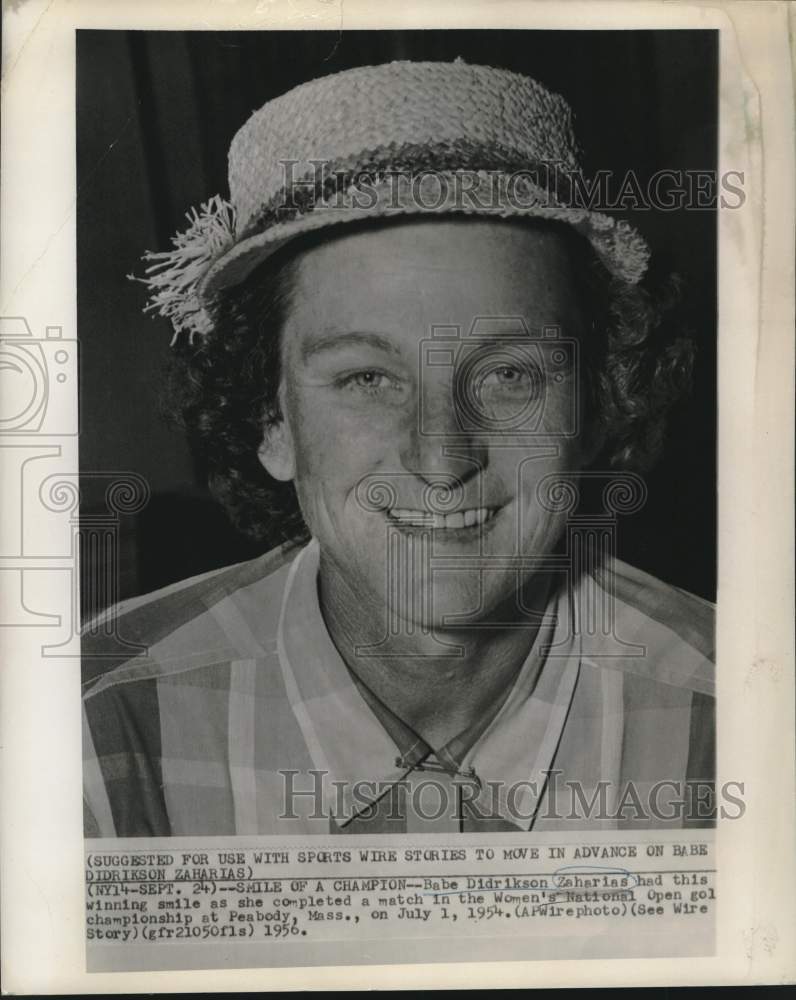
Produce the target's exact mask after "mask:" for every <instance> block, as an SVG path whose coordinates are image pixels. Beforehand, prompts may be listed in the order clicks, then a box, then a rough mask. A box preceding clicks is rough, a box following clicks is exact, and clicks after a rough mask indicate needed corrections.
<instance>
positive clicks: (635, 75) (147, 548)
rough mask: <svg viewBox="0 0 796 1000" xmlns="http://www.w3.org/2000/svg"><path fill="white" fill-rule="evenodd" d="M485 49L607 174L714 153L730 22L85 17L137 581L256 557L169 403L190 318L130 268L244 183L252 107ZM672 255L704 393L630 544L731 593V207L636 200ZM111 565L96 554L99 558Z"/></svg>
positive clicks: (682, 422) (87, 437) (85, 224)
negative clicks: (320, 82) (719, 421)
mask: <svg viewBox="0 0 796 1000" xmlns="http://www.w3.org/2000/svg"><path fill="white" fill-rule="evenodd" d="M457 56H461V57H462V58H463V59H464V60H465V61H466V62H472V63H485V64H489V65H493V66H500V67H504V68H506V69H511V70H515V71H518V72H521V73H525V74H527V75H528V76H532V77H534V78H535V79H537V80H539V81H540V82H541V83H542V84H544V85H545V86H547V87H548V88H549V89H551V90H554V91H557V92H558V93H560V94H562V95H563V96H564V97H565V98H566V99H567V101H568V102H569V103H570V105H571V106H572V108H573V110H574V112H575V115H576V130H577V134H578V137H579V139H580V142H581V144H582V145H583V147H584V150H585V151H586V160H585V165H586V168H587V170H588V171H590V172H593V171H596V170H598V169H607V170H611V171H613V172H615V174H616V175H617V176H618V177H620V178H621V177H622V176H624V174H625V172H626V171H627V170H628V169H633V170H635V171H636V173H637V174H638V176H639V178H640V180H641V182H642V184H643V183H644V181H645V178H647V177H649V176H650V175H651V174H652V173H654V172H655V171H656V170H660V169H664V168H666V169H674V170H676V169H692V170H696V169H699V170H703V169H708V170H715V169H716V165H717V154H716V143H717V122H718V103H717V101H718V36H717V33H716V32H713V31H525V30H523V31H489V30H478V31H473V30H468V31H437V30H435V31H378V32H368V31H346V32H343V33H339V32H336V31H295V32H294V31H280V32H277V31H271V32H182V31H181V32H166V31H157V32H155V31H152V32H149V31H146V32H140V31H135V32H123V31H87V30H80V31H78V32H77V179H78V226H77V262H78V339H79V342H80V359H81V361H80V365H81V386H80V407H81V435H80V463H81V473H82V475H83V505H82V511H83V513H84V514H91V513H92V512H95V511H100V510H101V509H103V496H104V490H105V485H106V483H105V482H101V481H100V478H99V477H96V476H92V473H97V472H103V473H108V472H124V471H133V472H136V473H138V474H140V475H142V476H144V477H145V478H146V479H147V480H148V482H149V484H150V486H151V490H152V498H151V500H150V501H149V503H148V504H147V506H146V507H145V508H144V509H143V510H142V511H141V512H140V513H139V514H137V515H130V516H127V517H123V519H122V522H121V551H120V571H121V578H120V582H119V586H120V593H119V594H118V595H117V596H119V597H127V596H132V595H135V594H138V593H144V592H146V591H148V590H152V589H154V588H156V587H160V586H163V585H165V584H167V583H170V582H172V581H174V580H178V579H181V578H183V577H186V576H190V575H192V574H194V573H199V572H202V571H204V570H207V569H212V568H214V567H217V566H222V565H225V564H228V563H232V562H236V561H239V560H242V559H246V558H249V557H251V556H254V555H256V554H257V553H258V552H259V551H261V547H257V546H253V545H252V544H251V543H249V542H247V541H246V539H243V538H241V537H239V536H237V535H236V534H235V532H234V531H233V529H232V528H231V527H230V526H229V525H228V523H227V521H226V517H225V515H224V513H223V511H222V510H221V509H220V508H219V507H217V506H216V505H215V504H214V503H213V501H212V500H211V498H210V496H209V494H208V491H207V489H206V487H205V485H204V482H203V477H202V473H201V469H200V468H199V466H198V465H197V463H195V462H194V460H193V459H192V457H191V455H190V453H189V450H188V448H187V446H186V444H185V442H184V440H183V437H182V434H181V432H180V431H179V430H178V429H176V428H171V427H169V426H167V424H166V423H165V422H164V420H163V419H162V416H161V371H162V369H163V366H164V363H165V361H166V359H167V356H168V351H169V346H168V345H169V340H170V338H171V327H170V325H169V323H168V322H167V321H166V320H164V319H161V318H159V317H158V318H155V319H151V318H148V317H144V316H142V314H141V308H142V306H143V305H144V302H145V299H146V296H147V292H146V289H145V288H144V286H143V285H140V284H136V283H134V282H131V281H128V280H127V279H126V275H127V274H128V273H129V272H131V271H136V272H138V273H141V270H142V265H141V264H140V262H139V258H140V255H141V254H142V252H143V251H144V250H147V249H151V250H160V249H166V248H168V246H169V239H170V237H171V235H172V234H173V233H174V232H175V231H177V230H178V229H184V228H185V226H186V225H187V223H186V220H185V216H184V213H185V211H186V210H187V209H188V208H189V207H190V206H192V205H198V204H199V203H201V202H203V201H205V200H207V198H208V197H210V196H211V195H213V194H216V193H221V194H223V195H224V196H226V195H227V193H228V187H227V179H226V169H227V150H228V148H229V143H230V141H231V139H232V137H233V135H234V134H235V132H236V131H237V130H238V128H239V127H240V126H241V125H242V124H243V123H244V121H245V120H246V119H247V117H248V116H249V115H250V114H251V112H252V111H254V110H255V109H257V108H259V107H260V106H261V105H262V104H263V103H265V101H267V100H269V99H270V98H272V97H275V96H277V95H279V94H282V93H284V92H285V91H287V90H289V89H290V88H291V87H293V86H295V85H296V84H298V83H301V82H303V81H305V80H308V79H312V78H314V77H316V76H321V75H326V74H328V73H333V72H336V71H338V70H342V69H347V68H349V67H352V66H357V65H363V64H376V63H380V62H387V61H390V60H392V59H430V60H452V59H454V58H456V57H457ZM626 217H627V218H628V219H630V220H631V221H632V222H633V224H634V225H636V226H637V228H638V229H640V231H641V232H642V233H643V235H644V236H645V237H646V238H647V240H648V241H649V243H650V244H651V246H652V250H653V256H654V258H656V259H657V260H658V261H660V262H662V264H663V265H664V266H666V267H669V268H671V269H673V270H676V271H677V272H678V273H680V274H681V275H682V276H683V278H684V279H685V281H686V299H685V302H684V310H683V312H684V315H686V316H687V325H688V328H689V329H688V332H689V333H690V334H691V335H692V336H693V338H694V339H695V341H696V343H697V346H698V356H697V357H698V361H697V370H696V383H695V391H694V393H693V395H692V397H691V399H690V400H689V401H687V402H686V403H685V404H683V405H682V406H681V407H680V409H679V411H678V413H677V415H676V417H675V418H674V420H673V422H672V425H671V429H670V434H669V441H668V447H667V452H666V455H665V457H664V459H663V461H662V462H661V463H660V465H659V466H658V467H657V468H656V470H655V471H654V472H652V473H649V474H647V477H646V478H647V484H648V487H649V500H648V502H647V504H646V506H645V507H644V509H643V510H642V511H640V512H639V513H637V514H635V515H633V516H631V517H626V518H624V519H623V521H622V524H621V528H620V552H619V554H620V555H621V556H622V557H623V558H625V559H627V560H628V561H629V562H632V563H634V564H635V565H638V566H640V567H641V568H643V569H646V570H647V571H649V572H651V573H653V574H655V575H657V576H659V577H661V578H662V579H664V580H667V581H669V582H671V583H674V584H676V585H678V586H680V587H684V588H686V589H687V590H690V591H692V592H694V593H697V594H700V595H702V596H705V597H708V598H713V597H714V596H715V578H716V566H715V562H716V547H715V499H716V496H715V484H716V476H715V457H716V371H715V355H716V215H715V211H712V210H701V211H700V210H677V211H671V212H662V211H654V210H653V211H640V212H635V213H626ZM95 569H96V567H92V566H91V565H84V572H87V573H91V572H93V571H94V570H95Z"/></svg>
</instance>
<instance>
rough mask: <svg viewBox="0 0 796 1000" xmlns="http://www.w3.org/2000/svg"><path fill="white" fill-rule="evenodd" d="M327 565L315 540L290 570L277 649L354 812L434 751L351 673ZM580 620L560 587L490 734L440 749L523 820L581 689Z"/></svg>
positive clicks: (337, 788)
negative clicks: (325, 594) (332, 621)
mask: <svg viewBox="0 0 796 1000" xmlns="http://www.w3.org/2000/svg"><path fill="white" fill-rule="evenodd" d="M318 565H319V546H318V543H317V541H315V540H313V541H312V542H310V544H309V545H308V546H306V548H304V549H303V550H302V551H301V552H300V553H299V554H298V555H297V556H296V558H295V560H294V562H293V564H292V566H291V569H290V572H289V574H288V578H287V581H286V585H285V590H284V596H283V601H282V609H281V614H280V620H279V627H278V635H277V650H278V654H279V661H280V666H281V669H282V675H283V678H284V682H285V687H286V690H287V694H288V698H289V700H290V703H291V707H292V709H293V712H294V714H295V716H296V719H297V722H298V724H299V726H300V728H301V730H302V734H303V736H304V739H305V741H306V744H307V747H308V749H309V752H310V755H311V757H312V761H313V765H314V767H315V768H316V769H317V770H318V771H320V772H321V773H322V775H323V787H324V792H325V799H326V805H327V808H328V809H329V810H330V813H332V814H334V813H336V812H337V811H338V810H339V809H340V805H341V803H342V805H343V806H344V811H345V819H347V818H349V817H350V816H353V815H357V814H359V813H361V812H362V811H363V810H364V809H366V808H367V805H368V802H369V801H375V800H376V799H378V798H379V797H381V795H382V794H386V791H387V790H388V789H389V786H390V785H391V784H393V783H394V782H396V781H399V780H400V779H401V778H403V777H404V776H405V775H406V774H408V773H409V772H410V771H411V770H412V769H413V768H414V767H415V766H417V764H419V763H421V762H422V761H423V760H425V759H426V758H427V757H428V756H429V755H431V754H432V753H433V751H432V748H431V747H429V746H428V744H427V743H425V741H424V740H422V739H420V738H419V737H418V736H417V734H416V733H414V731H413V730H412V729H411V728H410V727H409V726H407V725H406V724H405V723H404V722H403V721H402V720H401V719H399V718H398V717H397V716H395V715H394V713H392V712H391V711H390V709H389V708H388V707H387V706H386V705H384V704H383V703H382V702H380V701H379V700H378V699H377V698H376V696H375V695H374V694H373V693H372V692H371V691H369V689H367V688H366V687H365V686H364V685H362V684H361V683H357V682H356V681H355V679H354V678H353V676H352V674H351V673H350V672H349V670H348V668H347V667H346V665H345V663H344V662H343V660H342V658H341V656H340V654H339V653H338V651H337V649H336V647H335V645H334V643H333V642H332V639H331V637H330V635H329V633H328V630H327V629H326V625H325V623H324V621H323V617H322V615H321V610H320V605H319V601H318V587H317V575H318ZM564 591H566V588H564ZM570 626H571V623H570V615H569V602H568V601H567V600H566V599H565V593H564V592H561V591H558V592H556V591H554V592H553V594H552V596H551V598H550V600H549V602H548V606H547V610H546V613H545V616H544V620H543V622H542V624H541V626H540V628H539V633H538V635H537V637H536V641H535V642H534V645H533V648H532V649H531V652H530V653H529V655H528V657H527V659H526V661H525V663H524V665H523V667H522V669H521V670H520V673H519V675H518V677H517V679H516V681H515V682H514V685H513V688H512V690H511V692H510V693H509V695H508V697H507V698H506V699H505V701H504V702H503V704H502V706H501V707H500V709H499V711H498V712H497V713H496V714H495V715H494V717H493V718H492V720H491V721H490V722H489V723H488V725H485V726H484V727H483V730H482V731H481V732H480V734H479V733H477V732H476V733H473V731H472V730H471V731H470V732H467V733H463V734H461V736H459V737H456V738H455V739H454V740H452V741H451V742H450V743H449V744H447V746H446V747H444V748H440V749H439V750H438V752H437V755H436V756H437V758H438V759H439V760H440V763H442V764H443V765H444V766H445V765H446V766H448V767H451V768H456V769H460V770H462V771H465V770H467V769H469V768H472V769H474V771H475V773H476V775H477V777H478V779H479V781H480V783H481V792H480V793H479V795H478V797H477V798H476V799H475V802H476V804H479V805H480V806H481V808H482V809H485V810H489V812H490V813H494V812H495V811H498V812H499V813H500V815H501V816H502V818H504V819H508V820H510V821H511V822H514V823H516V824H517V825H522V823H523V821H524V817H526V816H530V815H532V813H533V809H534V802H536V804H537V805H538V801H539V799H540V798H541V794H542V791H543V788H544V785H545V781H546V772H547V771H548V770H549V768H550V767H551V765H552V761H553V758H554V756H555V751H556V749H557V747H558V744H559V742H560V739H561V735H562V733H563V729H564V725H565V723H566V718H567V713H568V711H569V706H570V704H571V701H572V697H573V694H574V688H575V684H576V681H577V675H578V668H579V657H578V656H577V650H576V649H575V648H574V633H573V630H572V628H571V627H570ZM551 653H554V655H551ZM474 736H475V737H476V738H475V739H474V738H473V737H474ZM355 787H356V788H357V789H358V791H357V794H356V796H355V795H354V788H355ZM512 789H514V790H513V791H512ZM517 817H520V819H519V820H518V818H517Z"/></svg>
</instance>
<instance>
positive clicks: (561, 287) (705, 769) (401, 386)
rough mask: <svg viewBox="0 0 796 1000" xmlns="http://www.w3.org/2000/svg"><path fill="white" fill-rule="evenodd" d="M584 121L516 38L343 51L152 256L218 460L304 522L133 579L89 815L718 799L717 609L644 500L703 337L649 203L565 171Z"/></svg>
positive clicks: (574, 807)
mask: <svg viewBox="0 0 796 1000" xmlns="http://www.w3.org/2000/svg"><path fill="white" fill-rule="evenodd" d="M463 98H466V100H465V104H466V106H467V107H468V113H467V115H466V116H464V117H462V114H461V107H462V100H463ZM319 102H321V103H322V104H323V105H324V106H332V107H340V108H344V109H345V114H343V115H340V116H336V117H334V116H333V117H332V118H331V119H330V120H328V121H326V120H325V121H320V120H319V118H318V114H317V108H318V106H319ZM485 136H486V138H485ZM575 151H576V145H575V142H574V137H573V135H572V132H571V124H570V115H569V109H568V107H567V106H566V104H565V103H564V102H563V100H562V99H561V98H559V97H557V96H555V95H552V94H550V93H549V92H548V91H546V90H545V89H544V88H542V87H541V86H540V85H539V84H537V83H535V82H534V81H532V80H529V79H527V78H525V77H522V76H519V75H518V74H515V73H509V72H506V71H503V70H497V69H492V68H490V67H482V66H467V65H465V64H464V63H463V62H462V61H461V60H457V61H456V62H454V63H391V64H388V65H385V66H377V67H364V68H361V69H357V70H352V71H349V72H345V73H341V74H335V75H332V76H330V77H326V78H322V79H321V80H318V81H313V82H312V83H310V84H306V85H304V86H302V87H299V88H297V89H296V90H294V91H291V92H290V93H288V94H286V95H284V96H283V97H281V98H278V99H276V100H274V101H272V102H270V103H269V104H267V105H266V106H265V107H264V108H262V109H260V111H258V112H255V114H254V115H253V116H252V117H251V118H250V119H249V121H248V122H247V123H246V124H245V125H244V126H243V128H242V129H241V130H240V131H239V132H238V134H237V135H236V137H235V139H234V140H233V143H232V148H231V153H230V187H231V195H232V202H231V203H230V204H227V203H225V202H222V201H221V200H220V199H218V198H216V199H213V200H211V201H210V202H208V203H207V204H206V205H205V206H203V209H202V210H201V211H200V212H197V213H194V214H193V216H192V217H191V218H192V225H191V227H190V229H189V230H188V231H186V232H185V233H182V234H179V235H178V236H177V237H176V238H175V240H174V248H173V249H172V250H171V251H168V252H166V253H163V254H154V255H149V256H148V259H149V260H150V262H151V261H153V260H154V262H155V263H154V264H151V266H150V268H149V272H148V275H147V278H146V282H147V284H148V285H149V286H150V290H151V292H152V300H151V304H150V307H153V308H156V309H158V310H159V311H160V312H161V313H162V314H163V315H165V316H168V317H169V318H170V319H171V320H172V322H173V324H174V328H175V354H176V358H175V365H174V369H173V373H172V384H173V394H172V395H173V403H174V405H175V406H176V407H177V409H178V410H179V412H180V413H181V415H182V419H183V421H184V423H185V426H186V427H187V429H188V430H189V432H190V434H191V435H192V436H193V438H194V439H195V441H196V443H197V445H198V447H200V448H201V449H202V450H203V451H204V452H205V454H206V456H207V461H208V464H209V468H210V470H211V484H212V486H213V489H214V491H215V493H216V495H217V496H218V497H219V499H220V500H221V501H222V502H223V504H224V505H225V506H226V507H227V509H228V511H229V512H230V514H231V516H232V518H233V520H234V522H235V523H236V524H237V526H238V527H239V528H240V529H241V530H242V531H245V532H247V533H248V534H250V535H251V536H253V537H255V538H265V537H268V536H269V535H270V532H271V529H272V524H273V521H274V520H275V519H276V520H278V521H279V523H280V524H281V526H282V531H283V534H284V539H285V544H284V545H283V546H282V547H281V548H280V549H277V550H274V551H272V552H270V553H268V554H266V555H265V556H263V557H261V558H259V559H256V560H253V561H252V562H248V563H244V564H241V565H238V566H233V567H229V568H228V569H225V570H220V571H217V572H214V573H211V574H207V575H205V576H203V577H201V578H198V579H194V580H189V581H185V582H183V583H180V584H177V585H174V586H172V587H169V588H166V590H165V591H162V592H159V593H156V594H153V595H148V596H146V597H144V598H138V599H136V600H134V601H132V602H129V603H128V604H127V605H124V606H122V608H121V609H120V611H119V614H120V631H121V633H122V634H123V635H125V637H127V638H128V640H131V641H135V642H139V643H140V644H142V645H146V646H147V647H148V654H147V656H146V658H145V659H143V660H140V661H139V660H137V659H136V658H134V657H133V658H128V659H126V660H122V661H121V662H119V663H116V664H112V665H111V666H110V667H109V666H108V664H107V663H101V664H100V669H98V670H93V669H92V668H91V667H90V664H91V647H90V643H88V644H87V646H88V656H87V664H88V665H89V666H88V667H87V685H86V698H85V705H86V747H87V752H86V795H87V813H86V815H87V828H88V830H89V832H90V833H102V834H104V835H113V834H117V835H145V834H168V833H171V834H189V833H207V834H209V833H213V834H221V833H224V834H226V833H238V834H243V833H279V834H290V833H302V834H305V833H329V832H332V833H340V832H342V833H385V832H410V833H414V832H451V831H457V832H472V831H478V830H498V831H499V830H508V831H516V830H517V829H523V830H529V829H544V828H545V827H547V828H550V827H553V828H556V827H561V826H562V825H563V826H567V827H571V826H573V825H574V826H581V827H583V826H597V827H607V828H609V829H615V828H617V827H621V826H627V825H644V826H653V827H655V826H662V825H663V826H665V825H677V826H682V825H688V824H697V825H701V824H704V823H707V822H710V820H711V813H712V807H710V804H709V809H708V812H707V813H705V812H704V796H701V797H700V796H699V795H697V797H696V801H692V800H691V794H690V791H689V789H692V788H693V787H694V785H695V784H696V785H697V786H698V785H699V784H700V783H704V782H710V781H711V779H712V768H713V763H712V755H713V744H712V738H713V723H712V711H713V708H712V698H711V691H712V688H711V685H712V663H711V642H712V619H711V609H710V607H709V606H708V605H707V604H706V603H705V602H702V601H700V600H699V599H697V598H695V597H692V596H691V595H689V594H686V593H684V592H683V591H679V590H677V589H676V588H674V587H670V586H668V585H666V584H663V583H661V582H660V581H658V580H655V579H654V578H652V577H648V576H647V575H645V574H643V573H641V572H639V571H638V570H635V569H633V568H631V567H629V566H627V565H626V564H625V563H622V562H620V561H619V560H618V559H616V558H615V552H614V543H615V538H614V535H613V534H612V532H613V531H614V527H615V520H616V516H615V515H616V513H617V512H620V511H627V510H632V509H633V506H634V503H637V502H638V499H639V496H640V495H641V494H643V492H644V484H643V481H642V480H641V479H640V477H639V476H638V474H637V472H636V473H633V474H630V472H628V471H622V470H628V469H630V468H633V469H636V470H639V469H643V468H645V467H646V466H648V465H649V464H650V463H651V462H653V461H654V460H655V458H656V456H657V454H658V452H659V450H660V446H661V442H662V437H663V428H664V426H665V418H666V414H667V411H668V410H669V408H670V407H671V405H672V404H673V402H674V401H675V400H676V398H677V397H678V395H679V394H680V393H681V392H682V391H683V389H684V388H686V386H687V383H688V378H689V372H690V359H691V349H690V346H689V344H688V342H687V341H686V340H684V339H682V338H680V337H678V336H676V335H675V336H672V335H671V334H670V333H668V332H667V331H666V328H665V327H664V325H663V324H661V323H660V318H661V310H660V308H659V307H656V306H655V305H654V304H653V302H652V300H651V298H650V297H649V295H648V293H647V292H645V291H642V289H641V286H640V281H641V278H642V276H643V274H644V272H645V270H646V267H647V260H648V256H649V252H648V249H647V247H646V244H645V243H644V241H643V240H642V239H641V237H640V236H639V235H638V234H637V233H636V232H635V231H633V230H632V229H631V228H630V227H629V226H628V225H626V224H624V223H620V222H617V221H616V220H615V219H613V218H612V217H609V216H606V215H602V214H600V213H599V212H597V211H593V210H591V209H588V210H586V209H584V208H582V207H580V206H573V205H572V204H568V203H567V202H566V201H565V200H562V199H561V198H560V197H559V194H558V190H557V188H555V189H551V188H550V187H547V186H545V185H544V184H543V183H542V181H540V180H539V177H540V176H541V175H540V174H539V172H538V168H539V165H540V164H541V163H546V164H548V165H549V164H556V165H560V164H565V165H566V166H567V167H568V169H569V170H570V171H576V170H579V167H578V161H577V157H576V153H575ZM321 153H324V155H328V156H329V157H330V162H331V166H332V167H333V168H334V169H332V170H330V174H329V176H331V177H333V178H334V183H332V184H329V183H327V179H328V178H327V179H321V180H320V181H319V180H318V177H317V164H318V162H320V161H319V159H318V158H319V156H320V155H321ZM286 163H289V164H290V165H291V170H290V172H289V173H288V172H286V171H285V165H286ZM297 165H298V167H297ZM308 165H309V166H308ZM302 166H303V167H304V168H306V169H305V170H304V172H303V173H302V172H301V167H302ZM310 168H311V169H310ZM531 174H533V176H534V177H535V178H536V179H535V180H533V181H529V180H528V177H529V176H530V175H531ZM288 176H289V178H290V182H289V183H288V181H287V180H286V178H287V177H288ZM297 176H299V177H300V178H301V184H300V186H299V188H298V189H297V188H296V187H295V185H294V181H295V178H296V177H297ZM396 177H397V178H398V179H399V180H400V182H401V183H398V184H395V183H393V182H394V181H395V178H396ZM430 177H431V178H433V179H435V180H436V182H437V188H436V190H437V197H436V198H435V199H434V200H433V202H430V201H429V198H428V190H427V181H428V180H429V178H430ZM418 179H419V183H417V184H416V183H415V181H416V180H418ZM388 180H389V181H390V183H388ZM424 185H425V186H424ZM519 190H522V192H523V198H522V199H519V198H518V197H517V192H518V191H519ZM474 192H475V193H476V194H477V197H471V198H468V199H463V197H462V196H463V194H464V193H467V194H468V196H472V195H473V194H474ZM596 481H600V482H602V483H603V506H604V507H607V508H608V514H609V517H608V520H606V511H605V510H604V509H602V508H599V509H595V508H594V507H593V506H592V500H591V499H590V497H589V495H588V493H587V491H585V490H584V491H581V489H580V487H581V485H582V484H584V483H593V482H596ZM634 491H635V492H634ZM636 494H638V495H636ZM562 772H563V773H564V774H566V776H567V782H568V785H571V787H570V796H571V799H570V800H569V801H565V799H566V796H565V794H562V793H558V794H555V793H554V792H553V790H552V789H551V784H550V776H551V774H557V773H562ZM297 776H298V777H297ZM628 789H629V790H630V791H629V792H628ZM597 792H599V795H598V794H596V793H597ZM628 795H629V796H630V802H631V808H630V810H629V812H628V810H627V797H628ZM429 797H430V798H431V801H432V802H434V803H436V805H435V807H434V808H429ZM587 806H588V807H587ZM561 807H563V808H564V812H563V814H562V813H561V812H560V811H559V810H560V808H561ZM672 810H674V811H672Z"/></svg>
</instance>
